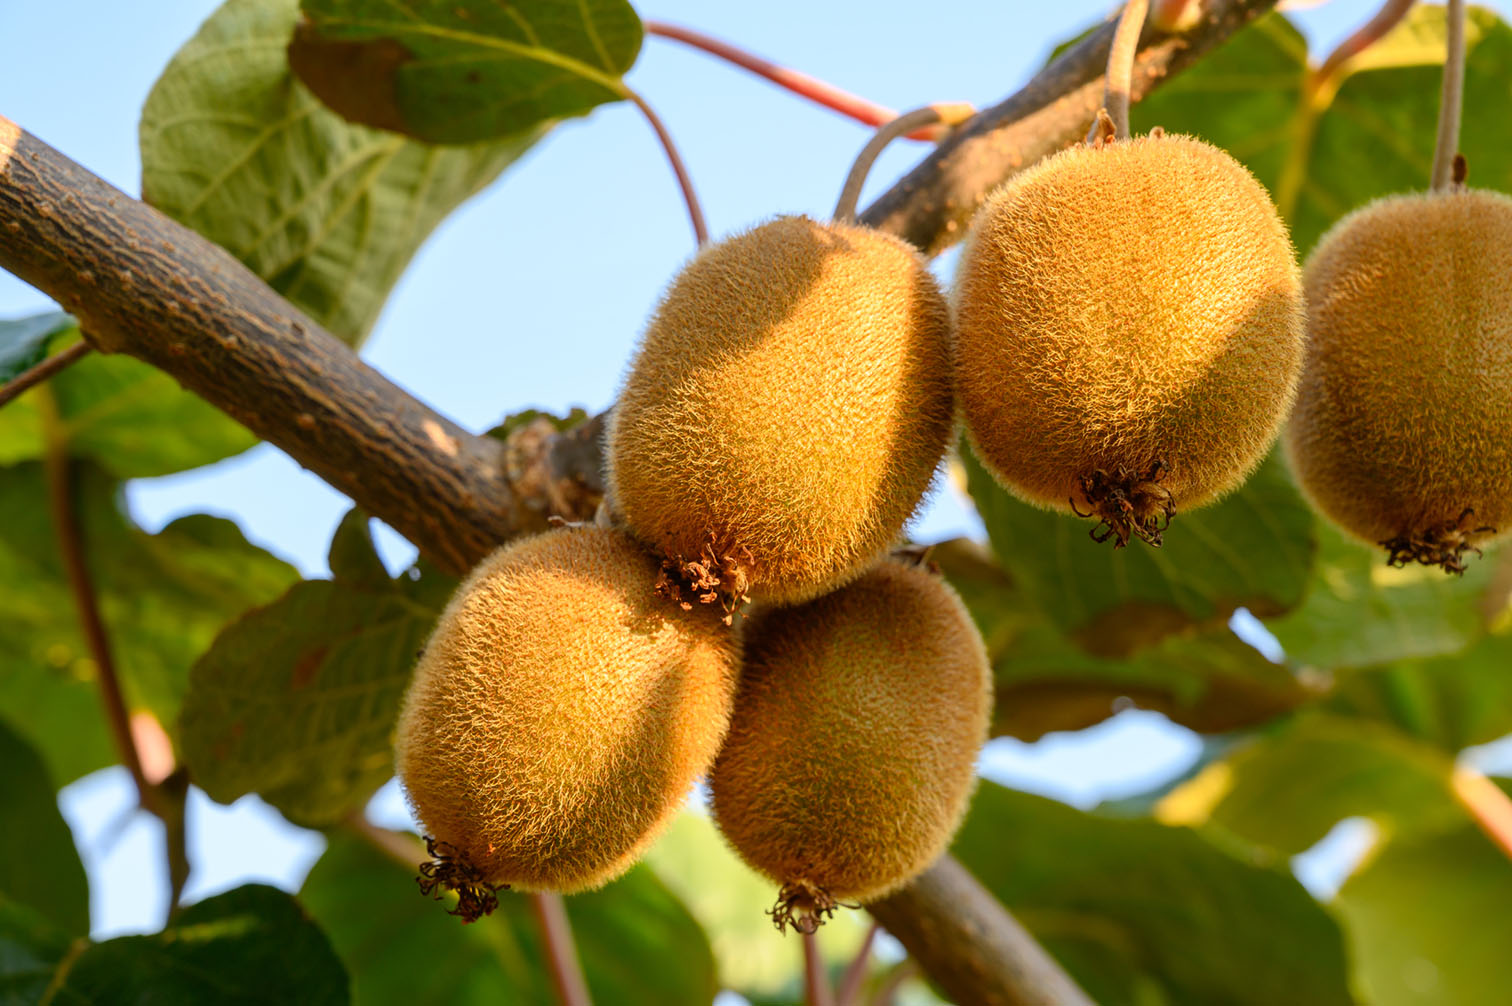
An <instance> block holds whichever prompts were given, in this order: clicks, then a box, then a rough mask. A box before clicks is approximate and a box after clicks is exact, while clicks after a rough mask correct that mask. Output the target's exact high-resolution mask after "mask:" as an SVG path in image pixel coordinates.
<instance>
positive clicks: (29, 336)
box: [0, 311, 74, 384]
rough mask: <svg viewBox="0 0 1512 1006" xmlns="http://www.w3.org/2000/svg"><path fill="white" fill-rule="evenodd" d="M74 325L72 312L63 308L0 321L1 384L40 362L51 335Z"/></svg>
mask: <svg viewBox="0 0 1512 1006" xmlns="http://www.w3.org/2000/svg"><path fill="white" fill-rule="evenodd" d="M73 327H74V320H73V316H72V315H67V314H64V313H63V312H62V311H48V312H46V313H45V314H34V315H32V316H30V317H28V318H17V319H16V320H15V321H0V384H4V383H5V382H6V381H9V380H10V379H11V378H13V377H15V376H16V375H17V374H19V373H21V372H22V371H25V370H29V369H30V368H32V367H35V366H36V365H37V364H39V363H41V362H42V360H43V358H44V357H45V356H47V344H48V343H49V342H51V341H52V338H53V336H55V335H59V334H61V333H63V332H66V331H68V330H69V329H71V328H73Z"/></svg>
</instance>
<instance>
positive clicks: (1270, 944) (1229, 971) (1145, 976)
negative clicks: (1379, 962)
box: [953, 783, 1353, 1006]
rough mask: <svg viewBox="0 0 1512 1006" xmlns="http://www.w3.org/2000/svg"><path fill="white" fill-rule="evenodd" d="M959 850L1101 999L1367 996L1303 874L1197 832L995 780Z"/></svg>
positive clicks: (1319, 1000) (1334, 999) (1321, 1002)
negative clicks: (1349, 974)
mask: <svg viewBox="0 0 1512 1006" xmlns="http://www.w3.org/2000/svg"><path fill="white" fill-rule="evenodd" d="M953 852H954V853H955V855H956V856H957V857H958V858H959V859H960V860H961V861H962V862H963V863H964V864H965V865H966V866H967V867H968V868H969V869H970V870H971V871H972V873H974V874H975V875H976V876H977V878H978V879H980V880H981V881H982V883H984V884H985V885H986V886H987V887H988V888H989V889H990V890H991V891H992V892H993V893H994V894H995V895H997V897H998V898H999V899H1000V900H1001V901H1002V902H1003V904H1005V905H1006V906H1008V908H1009V909H1010V910H1012V911H1013V913H1014V914H1015V915H1016V916H1017V917H1018V918H1019V920H1020V921H1022V922H1023V923H1024V924H1025V925H1026V926H1028V927H1029V929H1030V930H1031V931H1032V932H1033V933H1034V935H1035V936H1036V937H1037V938H1038V939H1039V940H1040V941H1041V942H1042V943H1043V944H1045V946H1046V947H1047V948H1048V949H1049V950H1050V951H1051V952H1052V953H1053V954H1055V955H1056V956H1057V957H1058V958H1059V959H1060V960H1061V961H1062V963H1064V964H1065V965H1066V966H1067V968H1068V969H1069V970H1070V971H1071V973H1072V976H1073V977H1074V978H1075V979H1076V980H1077V982H1078V983H1079V984H1080V985H1081V986H1082V988H1084V989H1086V991H1087V993H1088V994H1089V995H1090V996H1091V997H1092V999H1093V1000H1094V1001H1095V1002H1097V1003H1099V1004H1101V1006H1122V1004H1129V1006H1134V1004H1144V1003H1149V1002H1160V1003H1169V1004H1172V1006H1179V1004H1192V1006H1198V1004H1202V1006H1207V1004H1212V1003H1228V1004H1234V1006H1241V1004H1247V1003H1253V1004H1256V1006H1274V1004H1276V1003H1288V1002H1293V1003H1308V1004H1309V1006H1327V1004H1330V1003H1338V1004H1340V1006H1344V1004H1348V1003H1351V1002H1352V1001H1353V1000H1352V998H1351V996H1350V994H1349V990H1348V987H1347V979H1346V969H1345V957H1344V946H1343V938H1342V936H1341V934H1340V932H1339V929H1338V927H1337V925H1335V923H1334V921H1333V920H1332V919H1331V918H1329V916H1328V914H1327V912H1325V911H1324V910H1323V909H1322V907H1320V906H1319V905H1318V904H1317V903H1316V902H1315V901H1313V899H1312V898H1311V896H1309V895H1308V893H1307V892H1306V891H1305V890H1303V888H1302V886H1301V885H1300V884H1298V883H1297V881H1296V879H1295V878H1294V877H1292V876H1291V875H1290V874H1289V873H1285V872H1283V871H1282V870H1280V869H1272V868H1267V867H1263V866H1257V865H1255V864H1253V863H1251V862H1248V861H1245V860H1241V859H1239V858H1236V856H1235V855H1233V854H1231V853H1230V852H1228V851H1226V850H1225V849H1224V848H1222V847H1220V846H1219V845H1216V844H1214V843H1213V842H1211V841H1209V840H1208V838H1206V837H1205V836H1204V835H1202V834H1199V833H1198V832H1195V831H1192V830H1191V829H1188V828H1173V827H1167V826H1165V825H1162V824H1158V823H1156V822H1154V821H1144V820H1117V819H1112V818H1104V817H1099V816H1096V815H1092V814H1085V813H1082V812H1081V811H1078V810H1074V809H1072V808H1070V807H1067V806H1065V805H1063V804H1059V803H1056V802H1055V801H1053V800H1047V799H1044V798H1043V797H1037V796H1031V795H1029V794H1027V793H1017V792H1014V791H1012V790H1008V789H1004V788H1002V787H1001V786H996V785H993V784H991V783H983V784H982V786H981V788H980V790H979V791H978V792H977V795H976V799H975V801H974V802H973V804H972V808H971V813H970V815H969V817H968V818H967V820H966V825H965V827H964V828H963V829H962V830H961V833H960V835H959V836H957V838H956V842H955V845H954V847H953Z"/></svg>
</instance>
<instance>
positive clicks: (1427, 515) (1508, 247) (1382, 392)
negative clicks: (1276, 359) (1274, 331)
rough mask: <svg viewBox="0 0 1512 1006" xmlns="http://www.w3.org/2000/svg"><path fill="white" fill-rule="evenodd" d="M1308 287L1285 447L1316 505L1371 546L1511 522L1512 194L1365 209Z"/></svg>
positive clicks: (1317, 260) (1423, 197)
mask: <svg viewBox="0 0 1512 1006" xmlns="http://www.w3.org/2000/svg"><path fill="white" fill-rule="evenodd" d="M1306 288H1307V300H1308V307H1309V313H1308V334H1309V336H1310V342H1309V345H1308V356H1307V365H1306V368H1305V370H1304V373H1303V377H1302V386H1301V391H1300V394H1299V395H1298V398H1297V407H1296V411H1295V412H1294V413H1293V415H1292V420H1291V424H1290V425H1289V426H1288V428H1287V435H1286V446H1287V454H1288V457H1289V459H1290V461H1291V464H1292V468H1293V470H1294V471H1295V472H1296V474H1297V479H1298V481H1299V483H1300V484H1301V486H1302V489H1303V491H1304V492H1306V494H1307V496H1308V498H1309V499H1310V500H1311V501H1312V502H1313V504H1314V505H1315V506H1316V507H1317V508H1318V509H1319V510H1321V511H1322V512H1323V513H1324V514H1326V515H1327V516H1328V517H1329V518H1330V519H1332V520H1333V521H1334V522H1335V523H1336V524H1338V525H1339V527H1341V528H1343V529H1344V530H1345V531H1347V532H1348V533H1349V534H1351V535H1353V536H1354V537H1356V538H1359V539H1360V540H1361V541H1366V542H1370V543H1385V542H1387V541H1389V540H1391V539H1394V538H1399V537H1407V538H1424V537H1433V536H1434V534H1435V531H1434V529H1436V528H1437V529H1441V531H1442V532H1447V533H1448V535H1449V536H1450V537H1451V538H1453V537H1454V536H1455V535H1456V534H1457V533H1460V532H1469V535H1468V536H1467V540H1466V543H1467V544H1473V545H1484V544H1486V543H1487V542H1489V541H1491V540H1492V539H1493V538H1494V537H1499V536H1501V535H1505V534H1506V533H1507V532H1508V531H1512V199H1509V198H1508V197H1507V196H1505V195H1502V194H1501V193H1498V192H1485V191H1480V190H1474V189H1472V190H1468V191H1465V190H1462V191H1450V192H1438V193H1421V194H1417V195H1402V196H1392V197H1390V198H1387V199H1381V200H1378V201H1376V202H1374V203H1371V204H1369V205H1367V206H1364V207H1362V208H1360V209H1358V210H1356V211H1354V212H1353V213H1351V214H1349V215H1348V216H1346V217H1344V218H1343V219H1342V220H1340V221H1339V222H1338V223H1336V224H1334V226H1333V227H1332V229H1330V230H1329V232H1328V233H1327V234H1326V235H1325V236H1324V237H1323V239H1322V241H1320V242H1319V243H1318V247H1317V249H1316V250H1315V251H1314V252H1313V254H1312V256H1311V257H1310V258H1309V260H1308V263H1307V270H1306ZM1467 509H1469V510H1471V511H1473V514H1470V515H1465V513H1464V512H1465V511H1466V510H1467ZM1483 527H1493V528H1496V529H1497V532H1498V534H1497V535H1492V534H1491V533H1480V534H1476V533H1475V532H1476V530H1477V529H1479V528H1483ZM1452 544H1453V543H1452V542H1450V545H1451V546H1452Z"/></svg>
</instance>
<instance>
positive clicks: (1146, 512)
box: [1069, 461, 1176, 549]
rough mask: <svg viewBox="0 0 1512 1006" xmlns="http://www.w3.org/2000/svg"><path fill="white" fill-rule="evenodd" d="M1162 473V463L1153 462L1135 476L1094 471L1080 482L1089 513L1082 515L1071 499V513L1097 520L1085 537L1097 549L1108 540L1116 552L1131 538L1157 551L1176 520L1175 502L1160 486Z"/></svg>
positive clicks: (1124, 470) (1167, 490) (1121, 469)
mask: <svg viewBox="0 0 1512 1006" xmlns="http://www.w3.org/2000/svg"><path fill="white" fill-rule="evenodd" d="M1165 471H1166V466H1165V462H1164V461H1156V462H1155V463H1154V464H1152V465H1150V467H1149V468H1147V469H1146V470H1145V471H1144V473H1143V474H1138V475H1136V474H1132V473H1130V472H1129V471H1128V470H1127V469H1124V468H1119V469H1116V470H1115V471H1114V473H1113V474H1112V475H1109V474H1108V473H1107V472H1106V471H1104V470H1103V469H1101V468H1098V469H1095V470H1093V472H1092V474H1090V475H1083V476H1082V477H1081V479H1080V483H1081V491H1082V496H1084V497H1085V498H1086V500H1087V505H1088V506H1089V507H1090V508H1091V509H1090V510H1089V511H1088V512H1086V513H1083V512H1082V511H1081V509H1080V508H1079V507H1077V505H1076V499H1075V497H1072V498H1071V500H1070V501H1069V502H1070V504H1071V512H1072V513H1074V514H1076V516H1078V517H1096V518H1098V523H1097V526H1096V527H1094V528H1092V530H1091V531H1089V532H1087V534H1088V536H1089V537H1090V538H1091V539H1092V540H1093V541H1095V542H1097V543H1098V544H1099V545H1101V544H1102V543H1103V542H1105V541H1107V540H1108V539H1109V538H1111V539H1113V547H1114V548H1115V549H1119V548H1123V547H1124V546H1125V545H1127V544H1128V543H1129V539H1130V538H1131V537H1133V538H1138V539H1139V540H1140V541H1143V542H1146V543H1147V544H1149V545H1152V546H1153V547H1155V548H1159V547H1160V546H1161V544H1162V541H1163V539H1162V538H1161V535H1162V534H1164V532H1165V530H1166V528H1168V527H1170V526H1171V518H1172V517H1175V516H1176V498H1175V497H1174V496H1172V495H1171V491H1170V490H1169V489H1167V488H1165V487H1164V486H1162V485H1161V484H1160V479H1161V476H1163V475H1164V474H1165Z"/></svg>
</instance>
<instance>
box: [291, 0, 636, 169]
mask: <svg viewBox="0 0 1512 1006" xmlns="http://www.w3.org/2000/svg"><path fill="white" fill-rule="evenodd" d="M301 9H302V10H303V12H304V15H305V20H304V21H303V22H301V24H300V25H299V28H298V30H297V31H296V32H295V35H294V40H293V42H292V43H291V44H290V46H289V60H290V63H291V64H292V65H293V67H294V70H295V72H296V73H297V74H298V75H299V78H300V80H302V81H303V82H304V83H305V84H306V85H307V86H308V87H309V88H310V89H311V90H312V91H314V92H315V93H316V94H317V95H319V96H320V97H321V99H322V100H324V101H325V102H326V103H327V104H328V105H330V106H331V107H332V108H334V109H335V110H336V111H337V112H340V113H341V114H342V115H343V116H345V117H346V118H347V119H349V120H351V121H353V122H359V123H362V124H364V125H368V126H377V127H380V128H383V129H392V130H395V131H398V132H401V133H405V134H407V135H409V136H412V137H415V138H416V139H420V140H425V141H427V142H431V143H476V142H479V141H483V140H497V139H501V138H504V137H509V136H514V135H517V134H520V133H522V132H524V131H526V130H529V129H534V128H536V127H538V126H540V125H542V124H544V123H548V122H550V121H552V120H553V119H561V118H566V117H568V116H573V115H583V114H585V113H587V112H588V111H590V110H591V109H593V108H594V107H595V106H597V105H601V104H603V103H604V102H608V101H616V100H620V99H622V98H624V97H625V89H624V85H623V84H622V83H621V81H620V78H621V77H622V76H623V75H624V73H625V72H626V71H627V70H629V69H630V66H631V64H633V63H634V62H635V57H636V54H637V53H638V52H639V51H640V44H641V24H640V19H639V18H637V17H636V16H635V11H634V10H633V9H631V7H630V5H629V4H628V3H626V2H625V0H520V2H517V3H511V4H499V3H493V2H488V0H412V2H410V3H408V4H394V3H388V2H385V0H303V3H302V4H301Z"/></svg>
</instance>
